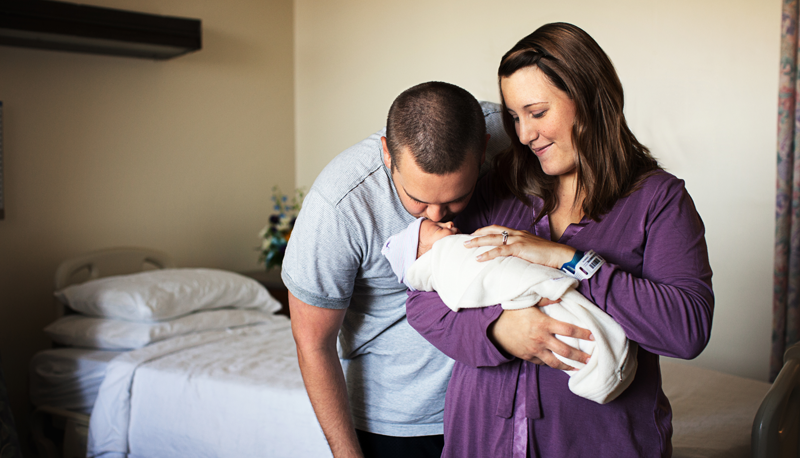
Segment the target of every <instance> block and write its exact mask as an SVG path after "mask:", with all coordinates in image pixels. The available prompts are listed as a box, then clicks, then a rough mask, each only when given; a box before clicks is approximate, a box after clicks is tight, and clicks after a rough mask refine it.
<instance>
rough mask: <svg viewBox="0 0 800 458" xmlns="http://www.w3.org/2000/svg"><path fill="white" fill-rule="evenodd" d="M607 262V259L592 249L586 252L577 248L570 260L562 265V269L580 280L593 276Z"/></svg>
mask: <svg viewBox="0 0 800 458" xmlns="http://www.w3.org/2000/svg"><path fill="white" fill-rule="evenodd" d="M605 263H606V260H605V259H603V258H602V257H600V255H599V254H597V253H595V252H594V251H592V250H589V251H587V252H586V253H584V252H583V251H580V250H575V256H573V257H572V260H571V261H570V262H565V263H564V265H562V266H561V271H562V272H564V273H565V274H567V275H569V276H571V277H574V278H577V279H578V281H580V280H585V279H587V278H592V275H594V274H595V272H597V271H598V270H600V267H601V266H602V265H603V264H605Z"/></svg>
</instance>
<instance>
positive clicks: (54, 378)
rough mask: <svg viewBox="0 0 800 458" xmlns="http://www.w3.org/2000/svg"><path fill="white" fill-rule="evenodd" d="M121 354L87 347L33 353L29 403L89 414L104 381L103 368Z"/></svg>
mask: <svg viewBox="0 0 800 458" xmlns="http://www.w3.org/2000/svg"><path fill="white" fill-rule="evenodd" d="M121 353H122V352H119V351H107V350H92V349H86V348H56V349H51V350H44V351H41V352H39V353H36V355H34V357H33V359H32V360H31V363H30V399H31V403H33V405H35V406H36V407H40V406H44V405H47V406H51V407H58V408H61V409H66V410H71V411H73V412H79V413H83V414H86V415H88V414H89V413H90V412H91V410H92V406H93V405H94V401H95V399H96V398H97V392H98V391H99V390H100V384H101V383H102V382H103V379H104V378H105V375H106V366H108V363H109V361H111V360H112V359H113V358H114V357H116V356H117V355H119V354H121Z"/></svg>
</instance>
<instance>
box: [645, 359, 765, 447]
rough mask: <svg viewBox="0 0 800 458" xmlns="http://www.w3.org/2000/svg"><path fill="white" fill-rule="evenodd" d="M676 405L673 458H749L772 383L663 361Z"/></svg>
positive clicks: (664, 375) (665, 380) (667, 385)
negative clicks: (755, 422)
mask: <svg viewBox="0 0 800 458" xmlns="http://www.w3.org/2000/svg"><path fill="white" fill-rule="evenodd" d="M661 377H662V380H663V389H664V393H665V394H666V395H667V398H669V402H670V404H671V405H672V426H673V429H674V433H673V436H672V456H673V458H749V457H750V435H751V428H752V426H753V420H754V419H755V416H756V412H758V408H759V406H760V405H761V401H762V400H763V399H764V396H766V394H767V391H769V389H770V387H771V386H772V385H771V384H769V383H767V382H761V381H758V380H753V379H749V378H744V377H737V376H735V375H730V374H725V373H722V372H718V371H713V370H709V369H704V368H701V367H695V366H691V365H689V364H686V363H679V362H675V361H672V360H665V359H664V358H662V359H661Z"/></svg>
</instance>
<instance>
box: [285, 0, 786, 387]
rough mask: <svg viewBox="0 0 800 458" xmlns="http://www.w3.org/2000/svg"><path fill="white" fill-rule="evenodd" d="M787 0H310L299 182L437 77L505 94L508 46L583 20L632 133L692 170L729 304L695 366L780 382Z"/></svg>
mask: <svg viewBox="0 0 800 458" xmlns="http://www.w3.org/2000/svg"><path fill="white" fill-rule="evenodd" d="M780 5H781V2H780V0H766V1H765V0H736V1H729V0H704V1H702V2H698V1H696V0H676V1H669V2H664V1H654V0H648V1H642V0H615V1H611V2H595V1H591V0H570V1H562V2H552V1H542V0H534V1H531V0H507V1H503V2H494V1H487V0H466V1H465V0H441V1H436V2H430V1H425V0H409V1H405V2H365V1H356V0H295V32H294V33H295V97H296V104H295V126H296V145H297V149H296V154H297V182H298V183H299V184H301V185H308V184H310V183H312V182H313V180H314V178H315V177H316V175H317V174H318V173H319V172H320V170H321V169H322V168H323V167H324V166H325V164H326V163H327V162H328V161H329V160H330V159H331V158H333V157H334V156H335V155H336V154H337V153H338V152H339V151H340V150H342V149H343V148H346V147H347V146H349V145H351V144H353V143H355V142H357V141H359V140H361V139H362V138H364V137H366V136H367V135H369V134H370V133H372V132H374V131H376V130H377V129H378V128H380V127H381V126H382V125H383V124H384V120H385V117H386V112H387V110H388V107H389V105H390V104H391V102H392V100H393V99H394V97H395V96H396V95H397V94H398V93H400V92H401V91H402V90H404V89H406V88H408V87H410V86H412V85H414V84H417V83H419V82H422V81H428V80H443V81H448V82H452V83H455V84H458V85H460V86H462V87H464V88H466V89H468V90H469V91H471V92H472V93H473V94H475V96H476V97H478V98H479V99H482V100H493V101H497V100H498V95H497V88H496V83H495V71H496V67H497V64H498V62H499V59H500V57H501V56H502V54H503V53H504V52H505V51H507V50H508V49H509V48H510V47H511V46H513V44H514V43H515V42H516V41H517V40H519V39H520V38H522V37H523V36H524V35H526V34H528V33H530V32H532V31H533V30H534V29H535V28H536V27H538V26H539V25H541V24H544V23H547V22H553V21H566V22H572V23H574V24H577V25H579V26H581V27H583V28H584V29H585V30H586V31H588V32H589V33H590V34H591V35H592V36H593V37H594V38H595V39H596V40H597V41H598V42H599V43H600V45H601V46H602V47H603V48H604V49H605V50H606V52H607V53H608V54H609V55H610V56H611V59H612V60H613V61H614V63H615V65H616V67H617V70H618V72H619V74H620V77H621V79H622V81H623V84H624V86H625V89H626V95H627V105H626V114H627V116H628V119H629V122H630V124H631V128H632V129H633V130H634V132H635V133H636V135H637V136H638V137H639V138H640V140H641V141H643V143H645V144H646V145H648V146H650V147H651V149H652V150H653V152H654V154H655V155H656V156H657V157H658V158H659V159H660V160H661V162H662V164H663V165H664V166H665V167H666V168H667V169H668V170H669V171H671V172H672V173H674V174H676V175H678V176H679V177H681V178H684V179H685V180H686V183H687V187H688V189H689V191H690V193H691V194H692V196H693V198H694V200H695V202H696V204H697V207H698V209H699V211H700V214H701V216H702V217H703V219H704V221H705V223H706V229H707V240H708V244H709V247H710V255H711V263H712V267H713V269H714V286H715V292H716V298H717V308H716V315H715V322H714V330H713V333H712V338H711V343H710V345H709V347H708V348H707V350H706V351H705V352H704V353H703V355H701V356H700V357H699V358H698V359H697V360H696V361H695V362H694V364H701V365H705V366H708V367H711V368H714V369H721V370H725V371H728V372H731V373H735V374H739V375H744V376H749V377H754V378H760V379H766V377H767V367H768V356H769V345H770V326H771V301H772V293H771V288H772V283H771V281H772V244H773V227H774V224H773V214H774V210H773V209H774V191H773V190H774V183H775V170H774V169H775V145H776V134H775V130H776V127H775V126H776V118H777V116H776V113H777V81H778V52H779V37H780V14H781V9H780Z"/></svg>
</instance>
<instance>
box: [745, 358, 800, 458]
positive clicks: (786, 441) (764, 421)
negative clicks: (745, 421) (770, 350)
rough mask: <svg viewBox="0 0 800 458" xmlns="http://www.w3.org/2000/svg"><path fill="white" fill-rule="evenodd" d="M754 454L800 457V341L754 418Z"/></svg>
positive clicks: (764, 457) (755, 456) (758, 456)
mask: <svg viewBox="0 0 800 458" xmlns="http://www.w3.org/2000/svg"><path fill="white" fill-rule="evenodd" d="M751 453H752V457H753V458H798V457H800V343H796V344H794V345H792V346H791V347H789V349H787V350H786V353H784V356H783V368H782V369H781V371H780V372H779V373H778V377H777V378H776V379H775V383H773V384H772V388H770V390H769V392H767V395H766V396H765V397H764V400H763V401H762V402H761V407H759V409H758V412H757V413H756V418H755V420H754V421H753V432H752V442H751Z"/></svg>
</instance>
